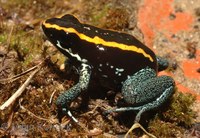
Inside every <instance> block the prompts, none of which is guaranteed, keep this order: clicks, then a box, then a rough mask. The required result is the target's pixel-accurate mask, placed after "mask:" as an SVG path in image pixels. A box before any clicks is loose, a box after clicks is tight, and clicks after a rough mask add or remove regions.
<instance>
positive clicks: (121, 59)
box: [43, 15, 157, 84]
mask: <svg viewBox="0 0 200 138" xmlns="http://www.w3.org/2000/svg"><path fill="white" fill-rule="evenodd" d="M43 26H44V27H43V30H44V32H45V34H46V36H49V37H50V38H53V39H50V41H51V42H52V43H53V44H54V45H55V46H57V48H58V49H60V50H61V52H62V53H64V55H67V57H69V59H70V60H72V63H73V62H80V63H82V62H87V63H88V64H90V65H91V67H92V74H95V76H97V78H98V77H104V78H112V79H110V80H112V81H114V82H116V83H117V84H120V83H121V82H123V81H125V80H126V79H127V77H128V76H131V75H132V74H134V73H136V72H137V71H139V70H141V69H143V68H145V67H147V66H148V67H150V68H152V69H154V70H155V71H157V60H156V56H155V54H154V52H152V51H151V50H150V49H149V48H148V47H146V46H145V45H144V44H142V43H141V42H140V41H138V40H137V39H136V38H135V37H133V36H131V35H128V34H125V33H119V32H115V31H110V30H103V29H99V28H97V27H94V26H90V25H87V24H82V23H80V22H79V21H78V20H77V19H76V18H75V17H73V16H71V15H65V16H63V17H62V18H52V19H49V20H47V21H45V22H44V23H43ZM58 30H59V31H58ZM58 45H60V46H61V47H62V48H64V49H69V50H68V51H66V50H63V49H62V48H60V47H59V46H58Z"/></svg>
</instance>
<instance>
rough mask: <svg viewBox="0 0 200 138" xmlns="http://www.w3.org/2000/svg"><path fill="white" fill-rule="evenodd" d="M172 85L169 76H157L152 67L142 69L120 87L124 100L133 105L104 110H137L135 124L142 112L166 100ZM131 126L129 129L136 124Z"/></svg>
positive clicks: (171, 91) (171, 92) (173, 84)
mask: <svg viewBox="0 0 200 138" xmlns="http://www.w3.org/2000/svg"><path fill="white" fill-rule="evenodd" d="M174 87H175V83H174V80H173V79H172V78H171V77H169V76H159V77H157V76H156V73H155V71H154V70H153V69H150V68H146V69H142V70H140V71H139V72H137V73H135V74H134V75H133V76H131V77H130V78H128V79H127V80H126V81H125V82H124V84H123V87H122V95H123V97H124V100H125V101H126V102H127V103H129V104H132V105H134V106H131V107H122V108H117V109H111V110H108V111H106V112H107V113H110V112H122V111H139V112H138V113H137V115H136V117H135V123H136V124H137V123H139V121H140V118H141V115H142V114H143V113H144V112H146V111H149V110H152V109H155V108H158V107H159V106H160V105H161V104H163V103H164V102H165V101H167V100H168V98H169V97H170V96H171V95H172V94H173V92H174ZM133 126H134V127H132V128H131V129H130V131H132V130H133V129H135V128H136V127H135V126H138V125H135V124H134V125H133ZM140 128H142V127H140ZM142 129H143V128H142Z"/></svg>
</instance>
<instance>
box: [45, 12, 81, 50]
mask: <svg viewBox="0 0 200 138" xmlns="http://www.w3.org/2000/svg"><path fill="white" fill-rule="evenodd" d="M79 26H80V22H79V21H78V20H77V19H76V18H75V17H74V16H72V15H69V14H67V15H65V16H62V17H60V18H50V19H47V20H45V21H44V22H43V23H42V29H43V32H44V33H45V35H46V36H47V38H48V39H49V41H51V42H52V43H53V44H54V45H55V46H56V47H58V49H69V48H71V47H72V46H74V45H76V42H77V40H78V38H77V36H76V28H79Z"/></svg>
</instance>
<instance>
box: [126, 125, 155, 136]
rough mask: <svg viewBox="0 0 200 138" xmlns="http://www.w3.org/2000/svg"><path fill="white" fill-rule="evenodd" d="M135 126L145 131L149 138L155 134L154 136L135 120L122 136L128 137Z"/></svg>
mask: <svg viewBox="0 0 200 138" xmlns="http://www.w3.org/2000/svg"><path fill="white" fill-rule="evenodd" d="M136 128H140V129H142V131H144V133H146V134H147V135H148V136H149V137H151V138H156V136H154V135H153V134H151V133H149V132H147V131H146V130H145V129H144V127H143V126H142V125H140V124H139V123H138V122H135V123H134V124H133V125H132V127H131V128H130V129H129V130H128V132H127V133H126V135H125V136H124V137H125V138H128V135H129V134H130V133H131V132H132V131H133V130H134V129H136Z"/></svg>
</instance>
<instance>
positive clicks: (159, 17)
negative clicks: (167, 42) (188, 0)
mask: <svg viewBox="0 0 200 138" xmlns="http://www.w3.org/2000/svg"><path fill="white" fill-rule="evenodd" d="M172 3H173V0H167V1H166V0H160V1H158V0H144V4H143V6H141V7H140V9H139V12H138V22H139V27H140V29H141V31H142V33H143V34H144V40H145V43H146V45H148V46H152V42H153V39H154V37H155V33H158V32H162V34H164V35H166V36H167V37H169V36H171V35H172V34H175V33H177V32H179V31H182V30H184V31H185V30H189V29H190V27H191V24H192V22H193V20H194V19H193V16H192V15H191V14H189V13H187V12H175V10H174V9H173V7H172ZM171 15H173V18H171V19H170V16H171Z"/></svg>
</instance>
